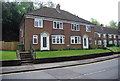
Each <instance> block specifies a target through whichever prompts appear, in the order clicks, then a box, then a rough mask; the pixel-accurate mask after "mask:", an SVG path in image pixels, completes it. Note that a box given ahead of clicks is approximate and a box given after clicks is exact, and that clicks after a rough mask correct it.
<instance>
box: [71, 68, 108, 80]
mask: <svg viewBox="0 0 120 81" xmlns="http://www.w3.org/2000/svg"><path fill="white" fill-rule="evenodd" d="M104 71H106V70H105V69H104V70H100V71H96V72H91V73H86V74H82V75H81V76H86V75H93V74H96V73H101V72H104ZM81 76H77V77H73V78H71V79H76V78H79V77H81Z"/></svg>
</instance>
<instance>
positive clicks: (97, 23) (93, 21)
mask: <svg viewBox="0 0 120 81" xmlns="http://www.w3.org/2000/svg"><path fill="white" fill-rule="evenodd" d="M90 22H91V23H93V24H96V25H97V26H100V23H99V22H98V21H97V20H96V19H94V18H91V20H90Z"/></svg>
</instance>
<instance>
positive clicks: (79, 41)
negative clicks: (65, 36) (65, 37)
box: [70, 36, 81, 44]
mask: <svg viewBox="0 0 120 81" xmlns="http://www.w3.org/2000/svg"><path fill="white" fill-rule="evenodd" d="M75 38H77V43H75ZM72 40H73V41H74V42H72ZM70 41H71V44H81V36H71V37H70Z"/></svg>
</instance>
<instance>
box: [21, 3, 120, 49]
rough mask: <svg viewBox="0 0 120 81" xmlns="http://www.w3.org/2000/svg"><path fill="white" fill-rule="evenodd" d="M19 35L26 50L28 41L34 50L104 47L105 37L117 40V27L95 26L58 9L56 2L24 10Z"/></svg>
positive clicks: (116, 41) (112, 41)
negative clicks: (27, 11)
mask: <svg viewBox="0 0 120 81" xmlns="http://www.w3.org/2000/svg"><path fill="white" fill-rule="evenodd" d="M103 35H104V36H103ZM108 35H109V37H110V38H108ZM19 39H20V40H19V41H20V43H21V44H24V48H25V50H29V49H30V45H31V44H32V46H33V47H34V49H37V50H60V49H80V48H83V49H89V48H96V47H98V46H100V47H102V46H104V47H106V46H107V43H106V42H108V41H109V43H110V44H113V43H114V44H115V45H118V42H119V43H120V35H118V30H116V29H109V28H106V27H97V26H96V25H94V24H92V23H90V22H89V21H87V20H84V19H82V18H80V17H78V16H75V15H73V14H71V13H69V12H67V11H64V10H61V9H60V5H59V4H58V5H57V6H56V8H46V7H45V8H40V9H37V10H35V11H32V12H29V13H27V14H25V15H24V17H23V20H22V21H21V24H20V36H19ZM118 39H119V41H118ZM103 42H104V43H103Z"/></svg>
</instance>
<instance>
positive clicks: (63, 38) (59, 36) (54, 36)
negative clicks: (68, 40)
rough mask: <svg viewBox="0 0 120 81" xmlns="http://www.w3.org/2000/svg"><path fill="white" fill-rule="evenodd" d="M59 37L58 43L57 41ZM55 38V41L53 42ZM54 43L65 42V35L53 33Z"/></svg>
mask: <svg viewBox="0 0 120 81" xmlns="http://www.w3.org/2000/svg"><path fill="white" fill-rule="evenodd" d="M61 38H62V43H61V42H60V41H61ZM57 39H58V41H59V42H58V43H57ZM53 40H55V42H53ZM52 44H65V36H64V35H52Z"/></svg>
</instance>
